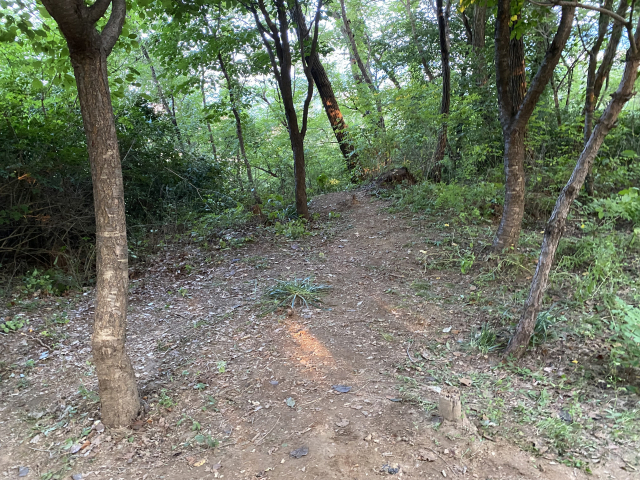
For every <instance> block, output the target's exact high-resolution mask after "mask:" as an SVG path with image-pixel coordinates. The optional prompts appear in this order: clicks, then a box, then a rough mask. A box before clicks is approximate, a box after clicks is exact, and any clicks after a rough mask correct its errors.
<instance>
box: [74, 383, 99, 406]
mask: <svg viewBox="0 0 640 480" xmlns="http://www.w3.org/2000/svg"><path fill="white" fill-rule="evenodd" d="M78 394H79V395H80V396H81V397H82V398H84V399H85V400H88V401H89V402H90V403H98V402H99V401H100V395H98V394H97V393H96V392H94V391H92V390H89V389H87V387H85V386H84V385H83V384H80V386H79V387H78Z"/></svg>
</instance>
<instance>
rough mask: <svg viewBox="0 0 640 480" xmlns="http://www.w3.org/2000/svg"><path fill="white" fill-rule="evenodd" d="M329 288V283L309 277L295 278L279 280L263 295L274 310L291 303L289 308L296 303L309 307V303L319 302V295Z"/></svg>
mask: <svg viewBox="0 0 640 480" xmlns="http://www.w3.org/2000/svg"><path fill="white" fill-rule="evenodd" d="M329 288H331V287H329V285H317V284H315V283H313V279H312V278H311V277H307V278H304V279H299V278H296V279H295V280H281V281H279V282H278V283H277V284H276V285H275V286H273V287H271V288H270V289H269V290H267V292H266V294H265V296H266V298H267V299H268V303H270V304H272V305H273V309H274V310H275V309H276V308H278V307H281V306H283V305H291V308H295V306H296V304H299V305H303V306H305V307H309V305H317V304H318V303H320V296H321V295H322V294H324V293H325V292H326V291H327V290H328V289H329Z"/></svg>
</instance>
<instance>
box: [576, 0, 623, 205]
mask: <svg viewBox="0 0 640 480" xmlns="http://www.w3.org/2000/svg"><path fill="white" fill-rule="evenodd" d="M612 6H613V0H606V1H605V4H604V8H606V9H607V10H611V8H612ZM627 8H628V3H627V0H620V3H619V4H618V11H617V12H616V13H617V14H618V15H620V16H625V15H626V13H627ZM608 27H609V16H608V15H605V14H604V13H601V14H600V19H599V22H598V36H597V37H596V41H595V43H594V45H593V48H592V49H591V51H589V67H588V70H587V91H586V95H585V101H584V143H585V145H586V143H587V142H588V140H589V138H590V137H591V132H592V130H593V118H594V114H595V110H596V105H597V103H598V99H599V97H600V93H601V91H602V85H603V83H604V79H605V78H606V77H607V76H608V75H609V72H610V71H611V67H612V65H613V61H614V59H615V54H616V52H617V50H618V44H619V43H620V38H621V36H622V25H621V24H620V23H619V22H615V23H614V25H613V28H612V29H611V37H610V38H609V43H608V44H607V48H606V50H605V53H604V55H603V58H602V62H601V63H600V67H599V68H598V69H597V70H596V66H597V64H598V54H599V53H600V48H601V47H602V43H603V41H604V37H605V35H606V34H607V30H608ZM592 168H593V164H592V165H591V166H590V167H589V172H588V173H587V180H586V189H587V193H588V194H589V195H591V196H593V194H594V178H593V175H592V172H591V169H592Z"/></svg>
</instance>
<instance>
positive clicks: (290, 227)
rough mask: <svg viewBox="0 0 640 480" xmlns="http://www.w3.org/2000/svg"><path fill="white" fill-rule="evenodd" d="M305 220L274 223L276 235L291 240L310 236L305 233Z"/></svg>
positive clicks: (307, 232)
mask: <svg viewBox="0 0 640 480" xmlns="http://www.w3.org/2000/svg"><path fill="white" fill-rule="evenodd" d="M306 226H307V220H306V219H304V218H300V219H298V220H290V221H288V222H286V223H280V222H276V224H275V225H274V229H275V232H276V235H282V236H285V237H287V238H290V239H292V240H295V239H297V238H301V237H304V236H305V235H311V232H309V231H307V228H306Z"/></svg>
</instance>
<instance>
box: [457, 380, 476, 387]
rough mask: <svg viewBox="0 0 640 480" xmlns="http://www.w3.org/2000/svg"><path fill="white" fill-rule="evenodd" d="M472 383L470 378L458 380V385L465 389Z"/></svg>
mask: <svg viewBox="0 0 640 480" xmlns="http://www.w3.org/2000/svg"><path fill="white" fill-rule="evenodd" d="M472 383H473V382H472V381H471V379H470V378H461V379H460V384H461V385H464V386H465V387H470V386H471V384H472Z"/></svg>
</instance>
